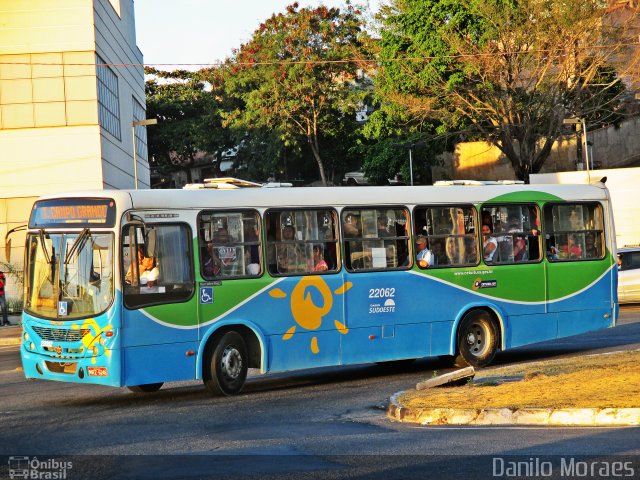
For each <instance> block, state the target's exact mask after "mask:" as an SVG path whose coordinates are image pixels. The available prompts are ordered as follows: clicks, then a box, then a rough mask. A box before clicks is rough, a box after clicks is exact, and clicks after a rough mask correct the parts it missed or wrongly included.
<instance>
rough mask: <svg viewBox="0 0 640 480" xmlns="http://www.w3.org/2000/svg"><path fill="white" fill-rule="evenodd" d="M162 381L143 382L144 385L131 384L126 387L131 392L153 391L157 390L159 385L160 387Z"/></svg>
mask: <svg viewBox="0 0 640 480" xmlns="http://www.w3.org/2000/svg"><path fill="white" fill-rule="evenodd" d="M162 385H163V383H162V382H160V383H145V384H144V385H132V386H130V387H127V388H128V389H129V390H130V391H132V392H133V393H153V392H157V391H158V390H160V387H162Z"/></svg>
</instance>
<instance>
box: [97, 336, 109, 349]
mask: <svg viewBox="0 0 640 480" xmlns="http://www.w3.org/2000/svg"><path fill="white" fill-rule="evenodd" d="M98 343H100V345H102V346H103V347H104V344H105V343H107V339H106V338H104V337H100V340H99V341H98Z"/></svg>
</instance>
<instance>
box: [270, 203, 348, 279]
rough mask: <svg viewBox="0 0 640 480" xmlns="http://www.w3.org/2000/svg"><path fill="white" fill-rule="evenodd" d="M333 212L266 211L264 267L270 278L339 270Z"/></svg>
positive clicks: (308, 210) (305, 210)
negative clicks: (271, 276)
mask: <svg viewBox="0 0 640 480" xmlns="http://www.w3.org/2000/svg"><path fill="white" fill-rule="evenodd" d="M336 219H337V215H336V212H335V211H333V210H329V209H318V210H310V209H287V210H269V211H268V212H267V213H266V215H265V224H266V232H267V268H268V270H269V273H270V274H271V275H273V276H282V275H303V274H321V273H326V272H329V273H332V272H337V271H338V270H339V263H338V254H337V251H338V242H337V238H338V236H337V235H336V229H337V222H336Z"/></svg>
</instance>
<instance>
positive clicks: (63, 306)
mask: <svg viewBox="0 0 640 480" xmlns="http://www.w3.org/2000/svg"><path fill="white" fill-rule="evenodd" d="M25 282H26V287H27V292H26V297H25V310H27V311H28V312H29V313H32V314H34V315H37V316H41V317H45V318H56V319H58V320H65V319H69V320H72V319H78V318H84V317H89V316H93V315H97V314H99V313H102V312H104V311H105V310H106V309H107V307H109V305H110V304H111V302H112V300H113V234H112V233H91V231H90V230H89V229H88V228H86V229H84V230H83V231H82V232H74V233H51V232H45V231H43V230H40V232H38V233H37V234H31V235H29V236H28V238H27V268H26V271H25Z"/></svg>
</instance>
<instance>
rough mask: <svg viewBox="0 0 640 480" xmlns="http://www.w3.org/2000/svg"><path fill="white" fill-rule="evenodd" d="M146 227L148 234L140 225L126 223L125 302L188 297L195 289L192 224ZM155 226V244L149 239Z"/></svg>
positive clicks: (132, 304) (144, 303) (134, 305)
mask: <svg viewBox="0 0 640 480" xmlns="http://www.w3.org/2000/svg"><path fill="white" fill-rule="evenodd" d="M146 230H147V236H146V237H145V236H144V234H143V230H142V229H141V228H139V227H133V226H125V227H124V229H123V236H122V260H123V265H122V267H123V269H122V272H123V284H124V303H125V306H127V307H128V308H139V307H142V306H147V305H156V304H160V303H172V302H183V301H185V300H188V299H189V298H191V296H192V295H193V291H194V281H193V273H192V267H191V257H192V255H191V247H190V244H191V243H190V239H191V233H190V230H189V228H188V227H187V226H186V225H175V224H155V225H149V224H147V229H146ZM151 230H153V231H154V232H155V248H151V246H150V244H149V242H148V240H149V237H150V236H149V232H150V231H151ZM133 259H135V260H133Z"/></svg>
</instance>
